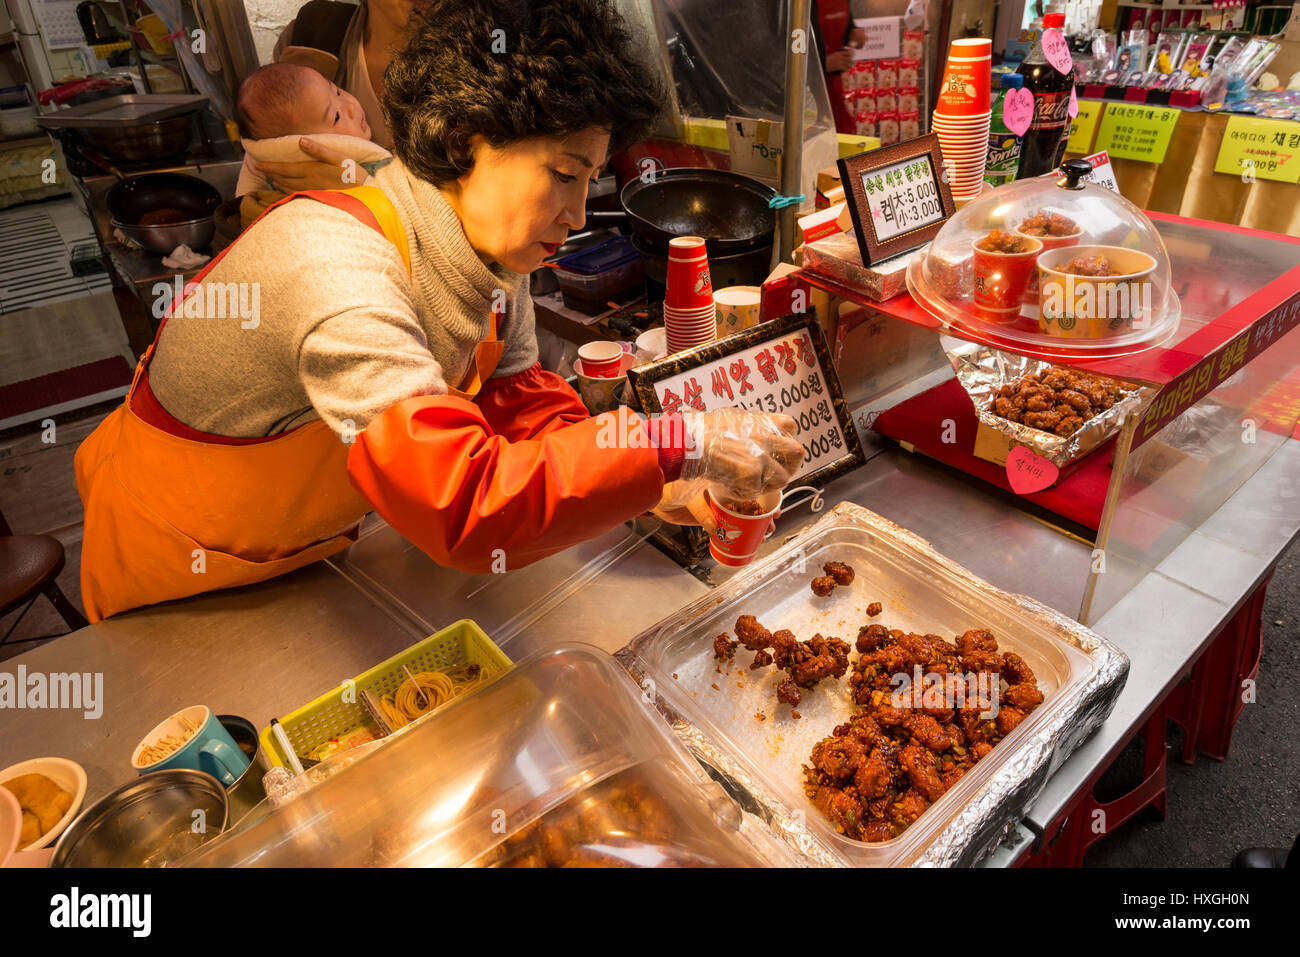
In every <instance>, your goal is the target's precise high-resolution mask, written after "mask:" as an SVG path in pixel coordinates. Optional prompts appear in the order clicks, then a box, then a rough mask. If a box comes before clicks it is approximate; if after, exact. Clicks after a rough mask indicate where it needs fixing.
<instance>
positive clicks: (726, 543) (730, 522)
mask: <svg viewBox="0 0 1300 957" xmlns="http://www.w3.org/2000/svg"><path fill="white" fill-rule="evenodd" d="M707 499H708V503H709V511H711V512H712V513H713V520H714V521H715V522H717V523H718V527H717V529H716V530H715V531H713V532H710V533H709V554H711V555H712V556H713V558H714V559H715V560H716V561H717V562H718V563H720V564H722V565H730V566H732V567H738V566H740V565H748V564H749V563H750V562H752V561H753V560H754V556H755V555H756V554H757V553H758V548H759V546H760V545H762V544H763V539H764V538H765V537H766V536H767V526H768V525H770V524H771V522H772V519H773V518H774V517H775V516H776V513H777V510H778V509H780V507H781V493H780V492H768V493H766V494H764V495H760V496H758V497H757V498H756V499H754V501H756V502H758V504H759V507H760V508H762V509H764V511H763V513H762V514H761V515H741V514H740V513H739V512H734V511H732V510H731V509H730V508H727V507H725V506H723V505H720V504H719V503H718V502H716V501H714V498H713V495H712V494H711V493H710V494H708V495H707Z"/></svg>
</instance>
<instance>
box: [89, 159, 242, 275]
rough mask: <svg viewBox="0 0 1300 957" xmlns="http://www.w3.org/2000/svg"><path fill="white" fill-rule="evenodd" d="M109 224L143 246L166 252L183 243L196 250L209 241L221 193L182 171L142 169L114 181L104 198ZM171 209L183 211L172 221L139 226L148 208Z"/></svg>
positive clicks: (149, 209)
mask: <svg viewBox="0 0 1300 957" xmlns="http://www.w3.org/2000/svg"><path fill="white" fill-rule="evenodd" d="M105 202H106V203H107V205H108V212H109V215H110V216H111V217H112V226H113V228H115V229H120V230H121V231H122V234H123V235H124V236H127V237H128V238H130V239H133V240H135V241H136V242H137V243H139V244H140V245H141V246H143V247H144V248H145V249H149V250H152V251H153V252H156V253H161V254H162V255H166V254H167V253H170V252H171V251H172V250H173V249H175V248H176V247H177V246H179V245H180V244H181V243H184V244H185V245H186V246H189V247H190V249H193V250H195V251H198V250H200V249H203V248H204V247H205V246H207V245H208V243H210V242H212V234H213V233H214V232H215V231H216V223H215V222H214V220H213V214H214V213H215V212H216V209H217V207H218V206H220V205H221V193H219V192H218V191H217V188H216V187H215V186H213V185H212V184H210V183H205V182H204V181H203V180H201V179H199V178H198V177H197V176H187V175H185V174H184V173H143V174H141V175H140V176H132V177H131V178H130V179H124V180H122V181H121V182H120V183H116V184H114V186H113V188H112V189H110V190H109V191H108V196H107V197H106V198H105ZM160 209H175V210H178V211H179V212H180V213H182V214H184V218H180V217H179V216H178V217H177V219H176V220H175V221H173V222H168V223H166V224H164V225H158V226H142V225H140V220H141V219H142V218H143V217H144V216H145V214H147V213H149V212H154V211H157V210H160Z"/></svg>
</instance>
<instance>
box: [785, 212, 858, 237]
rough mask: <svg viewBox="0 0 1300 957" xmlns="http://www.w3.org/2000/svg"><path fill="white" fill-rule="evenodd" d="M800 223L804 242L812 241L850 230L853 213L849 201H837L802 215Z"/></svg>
mask: <svg viewBox="0 0 1300 957" xmlns="http://www.w3.org/2000/svg"><path fill="white" fill-rule="evenodd" d="M798 223H799V232H800V234H801V236H802V239H803V242H804V243H812V242H816V241H817V240H819V239H825V238H826V237H827V236H834V235H836V234H837V233H844V232H848V231H849V230H850V229H852V228H853V214H852V213H850V212H849V204H848V203H837V204H836V205H834V206H827V207H826V208H825V209H819V210H817V212H815V213H809V214H808V215H807V216H800V217H799V220H798Z"/></svg>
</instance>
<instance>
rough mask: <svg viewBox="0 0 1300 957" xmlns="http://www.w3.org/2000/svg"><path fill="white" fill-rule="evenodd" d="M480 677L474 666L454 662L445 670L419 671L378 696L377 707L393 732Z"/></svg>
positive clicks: (426, 712)
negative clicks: (391, 692) (396, 686)
mask: <svg viewBox="0 0 1300 957" xmlns="http://www.w3.org/2000/svg"><path fill="white" fill-rule="evenodd" d="M481 680H483V669H482V668H481V667H480V666H478V665H458V666H457V667H455V668H447V669H446V670H445V671H421V672H420V673H419V674H417V675H415V676H414V679H411V678H408V679H407V680H406V681H403V682H402V683H401V684H400V685H399V686H398V688H397V691H395V692H394V693H393V694H386V695H384V696H383V697H381V698H380V699H379V707H380V708H381V709H383V712H384V717H385V718H387V719H388V723H389V724H390V725H392V728H393V730H394V731H396V730H397V729H398V728H404V727H406V726H407V725H408V724H410V723H411V722H412V721H414V720H415V719H416V718H420V717H423V716H424V715H426V714H428V713H429V712H430V711H432V710H433V709H434V708H437V707H438V706H439V705H442V704H445V703H446V702H448V701H450V700H451V699H452V698H454V697H456V696H457V695H458V694H461V693H463V692H465V691H467V690H469V689H470V688H472V687H473V686H474V685H476V684H478V683H479V682H480V681H481Z"/></svg>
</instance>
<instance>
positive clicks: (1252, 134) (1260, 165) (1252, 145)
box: [1214, 116, 1300, 183]
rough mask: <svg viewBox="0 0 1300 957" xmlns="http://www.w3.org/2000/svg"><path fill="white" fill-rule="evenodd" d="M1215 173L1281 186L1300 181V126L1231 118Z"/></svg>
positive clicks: (1294, 123) (1254, 118)
mask: <svg viewBox="0 0 1300 957" xmlns="http://www.w3.org/2000/svg"><path fill="white" fill-rule="evenodd" d="M1214 171H1215V172H1216V173H1230V174H1232V175H1233V176H1247V177H1249V176H1253V177H1254V178H1255V179H1271V180H1276V181H1277V182H1279V183H1297V182H1300V123H1296V122H1295V121H1293V120H1264V119H1259V118H1258V117H1253V116H1230V117H1228V127H1227V129H1225V130H1224V131H1223V139H1222V140H1220V141H1219V155H1218V157H1216V158H1215V161H1214Z"/></svg>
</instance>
